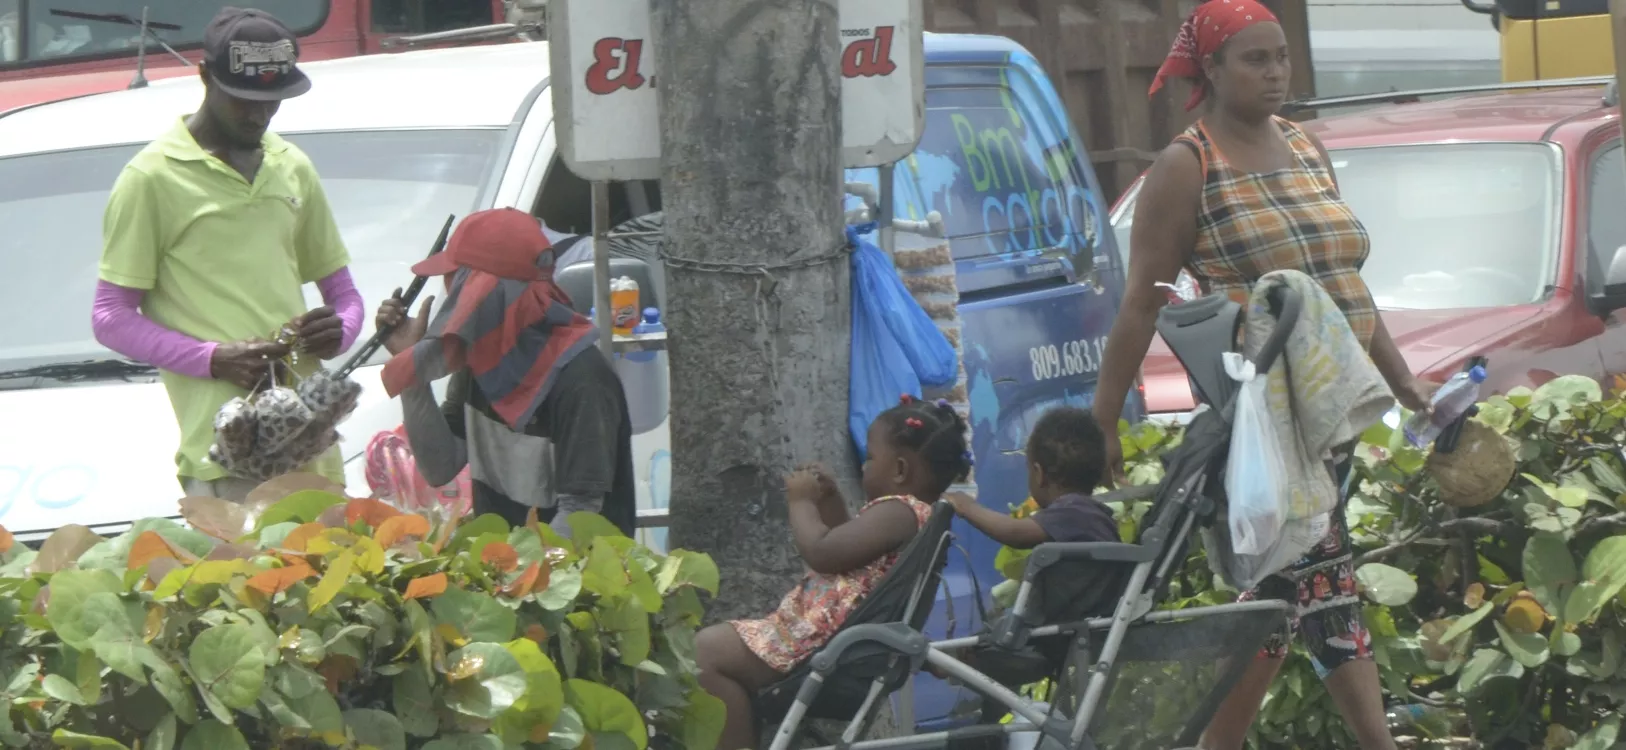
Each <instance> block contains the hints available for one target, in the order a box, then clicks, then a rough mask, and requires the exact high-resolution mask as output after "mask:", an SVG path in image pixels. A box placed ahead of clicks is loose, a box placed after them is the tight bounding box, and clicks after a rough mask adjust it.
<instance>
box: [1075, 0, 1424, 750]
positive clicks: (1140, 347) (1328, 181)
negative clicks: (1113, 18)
mask: <svg viewBox="0 0 1626 750" xmlns="http://www.w3.org/2000/svg"><path fill="white" fill-rule="evenodd" d="M1290 74H1291V68H1290V66H1289V58H1288V45H1287V37H1286V35H1285V34H1284V33H1283V32H1282V27H1281V25H1280V24H1278V23H1277V22H1276V17H1275V16H1274V15H1272V14H1271V12H1270V10H1269V9H1267V8H1265V6H1263V5H1261V4H1259V3H1258V2H1255V0H1207V2H1203V3H1202V4H1200V5H1198V6H1197V8H1196V9H1195V10H1194V11H1192V13H1191V15H1190V16H1189V17H1188V18H1187V19H1186V21H1185V23H1184V24H1183V25H1182V26H1181V27H1180V31H1179V35H1178V36H1177V37H1176V39H1175V42H1174V46H1173V48H1172V49H1171V50H1170V52H1169V56H1168V59H1167V60H1166V61H1165V62H1164V63H1163V66H1162V68H1160V69H1159V70H1158V72H1157V76H1156V77H1155V78H1154V79H1153V81H1152V86H1151V93H1156V92H1157V91H1158V90H1159V89H1161V88H1162V87H1163V85H1164V84H1165V82H1167V81H1168V80H1169V79H1171V78H1179V79H1184V80H1186V81H1188V82H1189V83H1190V84H1191V94H1190V96H1189V97H1188V98H1187V100H1186V109H1187V110H1192V109H1196V108H1198V107H1199V106H1202V107H1203V110H1202V113H1201V117H1200V118H1199V119H1198V120H1197V122H1196V123H1195V124H1194V125H1192V126H1191V128H1189V129H1188V130H1186V131H1185V132H1184V133H1182V134H1181V135H1180V136H1178V137H1177V138H1175V140H1174V143H1172V144H1170V145H1169V146H1168V147H1167V148H1166V149H1164V150H1163V153H1162V154H1160V155H1159V156H1158V158H1157V160H1156V162H1155V163H1153V165H1152V167H1151V169H1150V170H1149V171H1148V172H1147V175H1146V179H1145V182H1144V183H1143V184H1142V186H1141V189H1140V197H1139V198H1138V199H1137V202H1136V206H1135V222H1134V231H1133V234H1132V235H1131V237H1130V243H1131V248H1130V258H1129V273H1128V280H1127V284H1126V285H1125V288H1124V289H1125V291H1124V299H1123V302H1122V307H1121V310H1120V311H1119V315H1118V318H1117V320H1116V321H1115V322H1114V323H1113V327H1112V332H1111V334H1110V335H1109V336H1108V339H1107V347H1106V351H1105V352H1104V356H1103V365H1102V368H1101V377H1100V381H1099V384H1098V387H1097V390H1096V400H1095V414H1096V417H1097V419H1098V420H1099V422H1100V425H1101V428H1102V431H1103V432H1105V433H1106V435H1107V441H1106V443H1107V446H1108V449H1109V451H1110V455H1109V463H1110V464H1112V465H1113V466H1114V468H1115V469H1116V470H1117V471H1121V467H1122V463H1123V456H1122V452H1121V450H1120V449H1119V443H1118V418H1119V416H1120V411H1121V408H1122V405H1123V403H1124V398H1125V396H1126V395H1127V393H1128V391H1129V388H1130V385H1131V384H1132V383H1133V382H1134V379H1135V376H1136V374H1137V372H1138V371H1139V369H1140V366H1141V362H1142V361H1143V360H1144V359H1145V356H1146V350H1147V347H1148V346H1149V344H1150V343H1151V339H1152V333H1153V330H1154V329H1153V326H1154V323H1155V321H1156V319H1157V314H1158V310H1159V309H1160V308H1161V307H1162V306H1163V304H1164V303H1165V302H1166V301H1167V300H1166V298H1165V297H1164V295H1163V294H1162V293H1161V292H1160V291H1159V290H1158V287H1157V283H1159V282H1164V283H1170V282H1173V281H1174V280H1175V278H1176V276H1177V275H1178V274H1179V273H1180V271H1181V269H1183V268H1184V269H1189V270H1190V272H1191V274H1192V276H1193V277H1195V278H1196V280H1197V281H1198V283H1199V284H1200V285H1201V286H1202V287H1203V289H1205V290H1206V291H1207V292H1209V293H1221V294H1228V295H1230V296H1232V297H1233V298H1235V299H1239V300H1241V301H1243V302H1246V299H1247V296H1248V294H1249V292H1250V290H1251V289H1252V287H1253V285H1254V283H1255V282H1256V281H1258V279H1259V278H1261V277H1262V276H1264V275H1265V274H1267V273H1270V272H1273V271H1279V270H1295V271H1300V272H1303V273H1305V274H1307V275H1309V276H1311V277H1313V278H1315V279H1316V280H1317V281H1318V282H1320V283H1321V285H1322V287H1323V288H1324V289H1325V290H1326V291H1327V293H1328V295H1329V296H1330V297H1331V298H1332V299H1333V301H1334V302H1335V303H1336V304H1337V305H1338V308H1339V309H1340V310H1341V311H1342V312H1343V313H1344V317H1345V318H1346V319H1347V320H1348V321H1349V326H1350V329H1351V330H1352V331H1354V333H1355V335H1356V338H1358V339H1359V340H1360V342H1361V343H1362V344H1363V345H1365V346H1366V348H1367V351H1368V353H1369V354H1370V356H1371V357H1372V360H1373V363H1374V364H1375V365H1376V366H1377V369H1378V371H1379V372H1381V373H1382V374H1383V377H1384V379H1385V380H1386V381H1388V385H1389V387H1390V390H1392V391H1393V392H1394V395H1395V397H1396V399H1397V400H1398V401H1399V402H1400V403H1401V404H1402V405H1404V406H1406V407H1408V408H1410V409H1413V410H1423V409H1427V408H1428V404H1429V400H1430V395H1431V393H1432V387H1431V386H1429V385H1427V384H1425V383H1422V382H1421V381H1419V380H1418V379H1417V378H1415V377H1414V376H1413V375H1412V373H1411V370H1410V368H1408V367H1407V365H1406V362H1405V360H1404V359H1403V358H1401V356H1400V351H1399V349H1397V348H1396V347H1395V344H1394V341H1393V339H1392V338H1390V336H1389V332H1388V331H1387V330H1386V329H1385V328H1384V326H1383V320H1382V319H1381V318H1380V317H1379V316H1378V311H1377V306H1376V305H1375V304H1374V302H1373V300H1372V294H1371V292H1370V291H1368V290H1367V287H1366V284H1365V282H1363V281H1362V280H1361V276H1360V270H1361V266H1362V264H1363V263H1365V261H1366V256H1367V252H1368V250H1369V248H1370V245H1371V242H1370V238H1369V236H1368V235H1367V231H1366V228H1365V227H1364V226H1363V225H1362V224H1361V222H1360V220H1359V219H1358V218H1356V216H1355V214H1354V212H1352V211H1351V210H1350V208H1349V206H1348V205H1347V204H1345V202H1344V200H1343V198H1342V196H1340V195H1339V192H1338V182H1337V178H1336V177H1335V175H1334V174H1333V170H1332V162H1331V160H1330V159H1328V157H1327V152H1326V149H1325V148H1324V147H1323V146H1322V145H1321V143H1320V141H1318V140H1317V139H1316V138H1315V136H1313V135H1311V134H1310V133H1309V132H1307V131H1305V130H1304V129H1303V128H1300V127H1299V126H1298V125H1297V124H1295V123H1293V122H1290V121H1288V120H1286V119H1283V118H1281V117H1279V116H1277V112H1278V111H1279V110H1280V108H1281V106H1282V104H1283V103H1284V102H1285V101H1286V100H1287V95H1288V84H1289V80H1290V78H1291V75H1290ZM1350 448H1352V446H1350V447H1346V448H1345V449H1342V450H1338V451H1335V459H1336V461H1335V463H1336V464H1337V466H1338V469H1337V472H1336V474H1335V478H1336V481H1337V483H1338V485H1339V486H1344V485H1345V483H1346V482H1345V478H1346V477H1347V476H1348V473H1349V468H1350V461H1351V450H1350ZM1330 518H1331V523H1330V528H1329V529H1328V531H1327V533H1326V536H1325V537H1324V538H1323V540H1322V542H1321V543H1320V544H1319V545H1317V546H1316V547H1315V548H1313V549H1312V550H1311V551H1310V553H1309V554H1308V555H1306V557H1305V558H1304V559H1303V560H1301V561H1300V562H1298V563H1296V564H1294V565H1293V566H1291V567H1289V568H1288V569H1287V570H1286V571H1283V573H1281V574H1279V575H1277V576H1272V577H1271V578H1268V579H1266V580H1265V581H1264V582H1263V583H1261V584H1260V585H1259V586H1258V588H1257V589H1255V590H1254V591H1249V592H1246V593H1244V594H1243V595H1242V598H1244V599H1251V598H1273V599H1285V600H1287V601H1290V602H1293V603H1295V604H1296V605H1297V616H1296V617H1294V618H1293V622H1292V623H1290V627H1289V628H1288V629H1287V631H1286V632H1283V633H1280V634H1278V635H1276V636H1274V637H1273V638H1272V639H1271V640H1270V641H1269V642H1268V643H1267V644H1266V646H1265V649H1264V651H1263V652H1262V653H1261V654H1259V658H1258V659H1256V660H1255V661H1254V663H1253V667H1252V668H1251V669H1250V670H1249V671H1248V673H1247V674H1246V675H1245V676H1244V677H1243V679H1242V681H1241V683H1240V684H1238V685H1237V686H1236V688H1235V689H1234V690H1233V691H1232V692H1231V694H1230V695H1229V696H1228V697H1227V699H1226V702H1225V704H1224V705H1223V706H1221V707H1220V709H1219V712H1218V713H1217V714H1216V716H1215V718H1214V720H1213V722H1212V723H1211V724H1210V725H1209V727H1208V731H1207V732H1206V733H1205V735H1204V746H1205V747H1207V748H1210V750H1219V749H1222V748H1241V747H1242V745H1243V742H1244V741H1245V740H1246V739H1247V733H1248V729H1249V727H1250V726H1251V725H1252V723H1253V720H1254V716H1255V715H1256V714H1257V713H1258V711H1259V707H1260V704H1261V702H1262V701H1263V699H1264V696H1265V693H1266V691H1267V690H1268V689H1269V687H1270V683H1271V681H1272V680H1273V679H1274V678H1275V675H1276V673H1277V671H1278V670H1280V668H1281V665H1282V661H1283V659H1284V658H1285V657H1286V655H1287V651H1288V644H1289V638H1290V637H1291V636H1293V635H1294V634H1296V635H1297V637H1298V638H1299V639H1300V640H1301V642H1302V643H1303V644H1304V646H1305V648H1306V650H1307V651H1308V652H1309V655H1310V658H1311V662H1312V664H1313V665H1314V666H1315V668H1316V670H1317V671H1318V672H1319V673H1320V674H1321V676H1322V678H1323V680H1324V681H1325V684H1326V685H1327V689H1328V691H1329V692H1330V693H1331V694H1332V697H1333V701H1334V702H1335V703H1336V704H1337V705H1338V709H1339V711H1340V713H1342V714H1343V717H1344V720H1345V722H1346V723H1347V724H1348V725H1349V727H1350V729H1351V730H1353V731H1354V733H1355V736H1356V737H1357V739H1358V740H1359V742H1360V746H1361V747H1362V748H1366V749H1367V750H1378V749H1384V750H1386V749H1387V748H1393V747H1394V746H1395V745H1394V739H1393V738H1392V737H1391V736H1390V734H1389V731H1388V727H1387V722H1386V721H1385V718H1384V708H1383V694H1382V688H1381V685H1380V683H1379V680H1378V669H1377V666H1376V665H1375V664H1374V663H1373V660H1372V636H1371V634H1370V633H1369V632H1367V629H1366V626H1365V624H1364V623H1363V622H1362V619H1361V605H1360V599H1359V597H1358V596H1357V592H1356V591H1355V585H1354V575H1353V567H1354V562H1353V555H1352V551H1353V550H1352V545H1351V543H1350V535H1349V529H1348V525H1347V523H1346V522H1345V520H1344V504H1343V502H1339V503H1338V504H1337V506H1336V507H1335V508H1334V509H1333V511H1332V512H1331V514H1330Z"/></svg>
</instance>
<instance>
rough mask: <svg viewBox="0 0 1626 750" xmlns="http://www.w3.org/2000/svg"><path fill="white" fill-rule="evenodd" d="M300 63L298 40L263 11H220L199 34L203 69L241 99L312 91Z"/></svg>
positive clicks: (280, 97) (284, 96) (275, 97)
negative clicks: (201, 43)
mask: <svg viewBox="0 0 1626 750" xmlns="http://www.w3.org/2000/svg"><path fill="white" fill-rule="evenodd" d="M298 61H299V39H298V38H297V37H296V36H294V32H292V31H289V30H288V27H287V26H284V25H283V23H282V22H281V21H278V20H277V19H276V16H273V15H271V14H270V13H266V12H265V11H263V10H255V9H253V8H232V7H225V8H221V9H220V12H219V13H217V14H215V17H214V20H213V21H210V22H209V26H208V28H206V29H204V30H203V68H204V70H206V71H208V73H209V77H210V78H211V79H213V80H214V82H215V84H216V85H217V86H219V87H220V90H221V91H224V92H226V93H228V94H230V95H232V96H235V97H237V98H239V99H247V100H250V101H257V102H275V101H282V100H283V99H292V98H294V97H296V96H299V95H300V94H303V93H305V92H307V91H310V90H311V79H309V78H307V77H305V73H304V72H303V71H301V70H300V69H299V67H298V65H297V63H298Z"/></svg>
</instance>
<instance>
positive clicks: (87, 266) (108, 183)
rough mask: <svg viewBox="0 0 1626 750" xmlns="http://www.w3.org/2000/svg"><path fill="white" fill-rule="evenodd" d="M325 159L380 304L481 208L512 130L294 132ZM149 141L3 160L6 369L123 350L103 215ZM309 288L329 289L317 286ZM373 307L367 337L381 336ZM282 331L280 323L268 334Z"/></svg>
mask: <svg viewBox="0 0 1626 750" xmlns="http://www.w3.org/2000/svg"><path fill="white" fill-rule="evenodd" d="M286 137H287V139H288V140H290V141H292V142H294V143H295V144H297V145H298V146H299V147H300V148H301V149H303V150H304V151H305V152H306V153H307V154H309V155H310V157H311V160H312V161H313V162H314V163H315V164H316V168H317V171H318V172H319V173H320V174H321V176H322V185H323V187H324V188H325V190H326V191H327V195H328V200H329V202H330V203H331V204H332V206H333V214H334V216H335V217H336V218H337V220H338V222H339V229H340V231H341V232H342V233H343V235H344V240H345V244H346V246H347V247H348V249H349V251H350V257H351V265H350V272H351V275H352V276H353V277H354V278H355V281H356V286H357V288H358V289H359V290H360V292H361V297H362V300H363V302H364V304H365V305H366V306H367V307H368V309H369V310H371V308H373V307H374V306H375V305H377V304H378V302H379V301H380V300H382V299H384V298H385V297H387V296H388V295H389V293H390V291H391V290H393V289H394V288H396V287H399V286H406V285H407V284H408V283H410V282H411V281H412V272H411V271H410V267H411V266H412V264H413V263H416V262H417V261H418V260H420V259H421V258H422V256H423V255H424V254H426V253H428V252H429V248H430V244H431V243H432V242H434V239H435V235H436V234H438V233H439V232H440V228H441V225H442V224H444V223H445V221H446V217H447V216H448V215H450V214H456V215H458V216H463V215H466V214H468V213H469V211H470V210H471V209H472V208H474V207H475V206H474V204H475V201H476V200H477V199H478V195H479V192H480V188H481V187H483V186H484V184H485V180H486V178H487V175H488V172H489V170H490V169H491V167H492V165H493V164H494V163H495V161H496V155H497V152H498V150H499V148H500V145H501V138H502V131H501V130H435V131H352V132H344V133H310V134H293V135H288V136H286ZM139 148H140V146H139V145H130V146H117V147H111V148H95V149H83V150H77V151H62V152H54V153H47V154H33V155H27V156H15V157H10V158H6V159H0V226H3V227H5V228H6V231H4V232H0V257H5V258H7V259H9V260H10V263H11V271H12V279H13V283H12V285H11V286H12V290H11V292H10V293H9V294H6V295H3V296H0V370H12V369H18V368H23V367H32V366H36V365H42V364H50V363H55V362H78V361H83V360H87V359H99V358H103V357H111V356H115V355H113V354H112V353H111V352H109V351H107V350H106V349H104V348H102V346H101V345H100V344H98V343H97V342H96V339H95V337H94V336H93V335H92V333H91V329H90V305H91V299H92V298H93V297H94V295H95V288H96V277H97V265H98V262H99V261H100V259H101V248H102V212H103V209H104V208H105V207H106V205H107V195H108V192H109V191H110V190H111V188H112V185H113V180H114V178H116V177H117V176H118V173H119V170H120V169H122V168H123V166H124V164H125V163H126V162H128V161H129V160H130V157H132V156H133V155H134V154H135V153H136V151H137V150H139ZM306 297H307V299H308V300H309V301H310V302H311V303H312V304H319V303H320V299H321V296H320V294H319V293H318V292H317V291H316V289H315V286H314V285H307V287H306ZM372 318H373V316H372V315H371V314H370V313H369V314H367V315H366V316H364V320H365V323H364V325H363V330H362V336H363V337H364V338H365V337H368V336H371V335H372ZM265 333H266V335H270V334H271V333H272V332H271V331H266V332H265Z"/></svg>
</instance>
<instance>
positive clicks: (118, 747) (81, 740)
mask: <svg viewBox="0 0 1626 750" xmlns="http://www.w3.org/2000/svg"><path fill="white" fill-rule="evenodd" d="M51 741H52V742H55V743H56V745H57V747H83V748H97V749H98V750H130V748H128V747H125V746H124V743H122V742H119V741H118V740H115V739H110V738H108V737H99V736H97V735H93V734H80V733H78V732H70V731H68V730H66V729H58V730H56V731H55V732H52V733H51Z"/></svg>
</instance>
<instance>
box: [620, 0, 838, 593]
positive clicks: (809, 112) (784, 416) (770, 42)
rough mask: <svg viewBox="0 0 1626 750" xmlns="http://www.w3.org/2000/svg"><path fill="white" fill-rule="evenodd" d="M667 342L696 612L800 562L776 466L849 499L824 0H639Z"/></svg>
mask: <svg viewBox="0 0 1626 750" xmlns="http://www.w3.org/2000/svg"><path fill="white" fill-rule="evenodd" d="M651 5H652V6H653V7H652V11H653V16H652V31H653V32H654V37H655V40H656V42H657V44H656V46H657V51H656V54H657V62H658V65H657V69H658V70H659V71H660V73H659V81H658V84H657V86H656V90H657V92H658V94H659V101H660V123H661V128H660V129H661V153H662V157H663V162H664V166H663V168H662V172H661V193H662V195H661V202H662V205H663V207H664V210H665V213H666V217H665V225H664V228H665V232H666V238H665V253H666V255H667V256H668V257H667V258H666V275H667V294H668V299H670V300H671V302H670V303H669V307H670V308H671V311H670V318H669V320H670V323H669V326H670V330H671V332H672V333H671V335H672V342H671V345H670V353H671V354H670V356H671V383H672V400H671V403H672V422H671V425H672V428H671V429H672V466H673V472H672V507H671V517H672V526H671V532H670V533H671V537H670V544H671V546H673V547H683V548H686V549H693V550H700V551H704V552H707V553H710V554H711V555H712V557H713V558H714V559H715V560H716V561H717V565H718V567H719V568H720V569H721V571H722V591H721V593H720V594H719V596H718V598H717V601H716V603H715V605H714V606H713V607H712V608H711V612H710V618H709V619H711V620H713V621H718V620H723V619H729V618H735V617H740V616H745V617H758V616H761V615H764V614H766V613H767V612H768V611H769V610H771V609H772V608H773V607H774V606H775V605H776V604H777V603H778V601H779V599H780V598H782V597H783V596H784V594H785V592H786V591H787V590H788V588H789V586H790V585H791V584H792V583H793V582H794V581H795V579H796V577H797V576H798V575H800V573H801V571H802V569H803V568H802V563H801V560H800V558H799V557H798V556H797V554H796V550H795V548H794V546H793V544H792V542H791V540H790V535H789V532H788V527H787V525H786V512H785V500H784V481H783V478H784V475H785V473H786V472H787V471H788V470H789V469H791V468H792V467H793V466H794V465H795V464H797V463H801V462H806V461H822V462H824V463H825V464H826V465H827V466H829V467H830V469H831V470H832V471H833V472H834V473H835V474H836V476H838V477H843V478H846V479H845V481H843V485H844V489H846V490H848V492H847V497H848V499H849V501H853V500H856V499H857V497H856V495H857V484H856V482H855V481H852V480H853V478H855V477H856V476H857V472H856V467H855V466H854V460H853V450H852V447H851V445H852V443H851V440H850V438H849V437H848V434H847V379H848V372H847V362H848V349H849V341H850V335H851V334H850V330H851V311H850V303H849V282H848V277H849V266H848V252H847V250H846V248H845V244H844V242H845V237H844V234H843V229H842V226H843V222H842V211H841V200H842V170H841V132H842V129H841V98H840V87H841V80H842V79H841V62H840V55H841V44H840V40H839V31H838V21H837V6H836V2H835V0H652V2H651Z"/></svg>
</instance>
